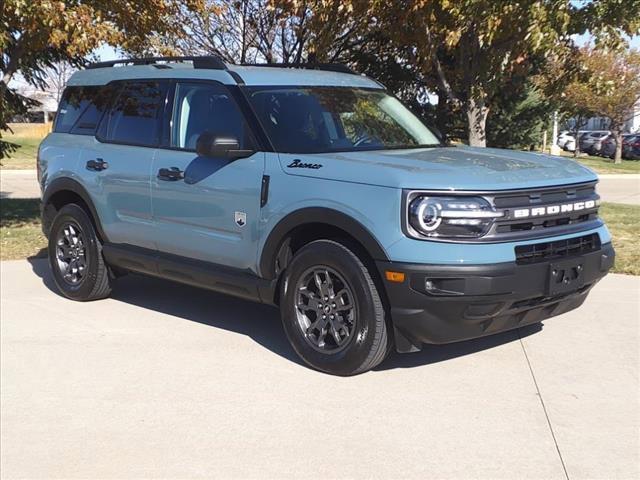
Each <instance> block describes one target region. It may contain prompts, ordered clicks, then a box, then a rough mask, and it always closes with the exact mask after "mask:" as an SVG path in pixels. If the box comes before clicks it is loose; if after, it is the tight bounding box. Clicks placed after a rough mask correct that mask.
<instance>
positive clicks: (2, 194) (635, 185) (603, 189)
mask: <svg viewBox="0 0 640 480" xmlns="http://www.w3.org/2000/svg"><path fill="white" fill-rule="evenodd" d="M598 192H599V193H600V196H601V197H602V201H604V202H614V203H628V204H631V205H640V175H638V174H622V175H601V176H600V183H599V184H598ZM39 196H40V190H39V188H38V183H37V181H36V172H35V170H0V198H37V197H39Z"/></svg>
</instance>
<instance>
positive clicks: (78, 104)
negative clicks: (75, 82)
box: [54, 87, 100, 133]
mask: <svg viewBox="0 0 640 480" xmlns="http://www.w3.org/2000/svg"><path fill="white" fill-rule="evenodd" d="M99 90H100V87H67V88H66V89H65V91H64V94H63V95H62V100H61V101H60V107H59V109H58V114H57V115H56V124H55V126H54V131H56V132H59V133H68V132H70V131H71V129H72V127H73V126H74V125H75V124H76V122H77V121H78V119H79V118H80V116H81V115H83V114H84V112H86V111H87V110H88V108H89V107H90V106H91V105H92V104H93V101H94V99H95V98H96V96H97V95H98V92H99ZM94 128H95V127H94Z"/></svg>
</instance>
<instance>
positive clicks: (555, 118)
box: [550, 110, 560, 155]
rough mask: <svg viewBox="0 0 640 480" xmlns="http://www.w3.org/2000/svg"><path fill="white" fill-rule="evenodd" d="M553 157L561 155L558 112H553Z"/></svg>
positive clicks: (551, 150)
mask: <svg viewBox="0 0 640 480" xmlns="http://www.w3.org/2000/svg"><path fill="white" fill-rule="evenodd" d="M550 153H551V155H560V147H559V146H558V111H557V110H556V111H555V112H553V134H552V135H551V148H550Z"/></svg>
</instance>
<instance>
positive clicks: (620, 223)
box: [600, 203, 640, 275]
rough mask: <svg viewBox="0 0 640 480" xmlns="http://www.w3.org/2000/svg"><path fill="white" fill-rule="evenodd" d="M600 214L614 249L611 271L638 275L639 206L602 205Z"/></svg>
mask: <svg viewBox="0 0 640 480" xmlns="http://www.w3.org/2000/svg"><path fill="white" fill-rule="evenodd" d="M600 214H601V215H602V218H604V220H605V222H607V227H609V230H610V231H611V236H612V237H613V246H614V248H615V249H616V266H615V268H614V270H613V271H614V272H616V273H627V274H630V275H640V206H638V205H622V204H618V203H603V204H602V207H601V210H600Z"/></svg>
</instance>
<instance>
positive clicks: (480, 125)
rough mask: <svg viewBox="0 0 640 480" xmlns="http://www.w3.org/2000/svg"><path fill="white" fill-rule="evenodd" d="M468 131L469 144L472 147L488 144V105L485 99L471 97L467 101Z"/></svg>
mask: <svg viewBox="0 0 640 480" xmlns="http://www.w3.org/2000/svg"><path fill="white" fill-rule="evenodd" d="M466 111H467V131H468V132H469V145H471V146H472V147H486V146H487V135H486V125H487V115H488V114H489V107H487V105H486V103H485V101H484V99H475V98H471V99H469V100H468V101H467V105H466Z"/></svg>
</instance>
